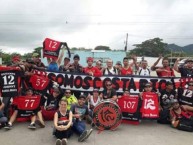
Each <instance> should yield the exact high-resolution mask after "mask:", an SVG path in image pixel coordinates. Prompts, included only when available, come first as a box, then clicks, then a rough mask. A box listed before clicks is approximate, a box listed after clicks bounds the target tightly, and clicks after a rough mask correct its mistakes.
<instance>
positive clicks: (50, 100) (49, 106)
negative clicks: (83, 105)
mask: <svg viewBox="0 0 193 145" xmlns="http://www.w3.org/2000/svg"><path fill="white" fill-rule="evenodd" d="M62 96H63V93H62V92H61V90H60V89H59V88H57V87H54V88H53V92H52V94H46V95H45V96H44V97H45V99H46V100H44V101H46V104H45V109H46V110H57V109H58V107H59V101H60V99H61V98H62Z"/></svg>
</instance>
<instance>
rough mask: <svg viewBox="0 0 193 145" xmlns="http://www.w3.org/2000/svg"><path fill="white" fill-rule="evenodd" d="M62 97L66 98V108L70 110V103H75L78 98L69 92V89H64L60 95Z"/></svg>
mask: <svg viewBox="0 0 193 145" xmlns="http://www.w3.org/2000/svg"><path fill="white" fill-rule="evenodd" d="M62 99H66V100H67V102H68V106H67V109H68V110H70V108H71V106H72V105H75V104H77V102H78V100H77V98H76V97H75V96H74V95H72V94H71V90H70V89H66V90H65V93H64V96H63V97H62Z"/></svg>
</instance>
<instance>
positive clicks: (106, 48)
mask: <svg viewBox="0 0 193 145" xmlns="http://www.w3.org/2000/svg"><path fill="white" fill-rule="evenodd" d="M95 50H111V49H110V47H108V46H97V47H95Z"/></svg>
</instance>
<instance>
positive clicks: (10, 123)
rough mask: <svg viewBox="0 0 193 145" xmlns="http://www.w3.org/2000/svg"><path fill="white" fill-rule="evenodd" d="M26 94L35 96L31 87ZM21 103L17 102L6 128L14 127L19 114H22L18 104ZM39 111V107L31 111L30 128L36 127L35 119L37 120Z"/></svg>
mask: <svg viewBox="0 0 193 145" xmlns="http://www.w3.org/2000/svg"><path fill="white" fill-rule="evenodd" d="M26 96H33V90H32V89H31V88H29V89H27V90H26ZM19 103H21V102H17V104H15V106H14V112H13V114H12V115H11V118H10V120H9V122H8V123H7V125H6V126H5V127H4V128H5V129H8V130H10V129H12V126H13V123H14V121H15V120H16V118H17V116H18V114H20V112H19V111H20V110H19V109H18V106H17V105H19ZM34 103H35V102H32V104H34ZM26 105H28V102H26ZM38 111H40V108H39V107H38V108H37V109H35V110H33V111H32V113H31V123H30V125H29V126H28V128H29V129H36V125H35V121H36V116H37V113H38Z"/></svg>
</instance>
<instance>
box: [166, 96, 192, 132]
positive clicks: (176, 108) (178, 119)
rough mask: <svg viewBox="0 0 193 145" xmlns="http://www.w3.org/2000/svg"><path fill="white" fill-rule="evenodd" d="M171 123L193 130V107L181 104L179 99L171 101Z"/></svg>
mask: <svg viewBox="0 0 193 145" xmlns="http://www.w3.org/2000/svg"><path fill="white" fill-rule="evenodd" d="M171 106H172V107H171V110H170V117H171V125H172V127H174V128H177V129H179V130H184V131H190V132H193V107H190V106H187V105H180V104H179V102H178V100H177V99H173V100H172V101H171Z"/></svg>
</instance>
